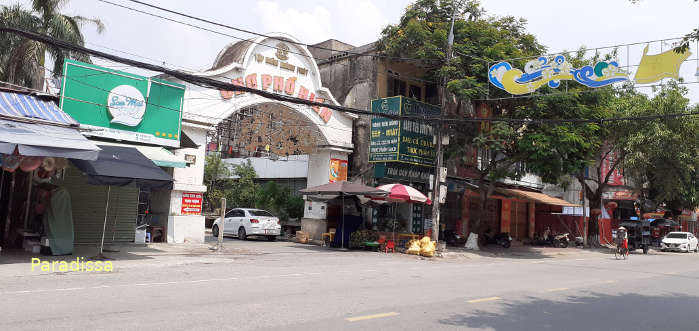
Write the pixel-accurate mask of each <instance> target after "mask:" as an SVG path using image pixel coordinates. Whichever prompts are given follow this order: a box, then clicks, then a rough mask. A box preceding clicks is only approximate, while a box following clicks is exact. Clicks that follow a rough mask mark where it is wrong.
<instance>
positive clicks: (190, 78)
mask: <svg viewBox="0 0 699 331" xmlns="http://www.w3.org/2000/svg"><path fill="white" fill-rule="evenodd" d="M0 31H5V32H12V33H17V34H20V35H22V36H24V37H26V38H29V39H32V40H36V41H40V42H44V43H47V44H50V45H53V46H55V47H59V48H63V49H68V50H72V51H76V52H83V53H87V54H90V55H93V56H96V57H100V58H104V59H107V60H111V61H114V62H120V63H124V64H129V65H131V66H134V67H139V68H143V69H147V70H151V71H156V72H162V73H165V74H168V75H170V76H172V77H174V78H177V79H180V80H182V81H185V82H189V83H192V84H194V85H197V86H201V87H205V88H213V89H217V90H230V91H243V92H249V93H252V94H257V95H260V96H262V97H265V98H268V99H271V100H276V101H281V102H289V103H295V104H302V105H307V106H318V107H327V108H331V109H334V110H337V111H339V112H345V113H350V114H355V115H369V116H374V117H383V118H388V119H395V120H416V121H427V122H430V121H431V122H438V121H444V122H446V123H470V122H511V123H541V124H555V123H600V124H601V123H604V122H612V121H626V120H645V119H656V118H674V117H682V116H694V115H697V114H699V112H684V113H677V114H662V115H650V116H636V117H616V118H604V119H581V118H572V119H512V118H497V117H489V118H446V117H445V118H441V119H440V118H439V117H434V116H415V115H394V114H386V113H372V112H370V111H367V110H363V109H356V108H350V107H343V106H338V105H333V104H323V103H319V102H315V101H309V100H304V99H299V98H294V97H288V96H285V95H279V94H275V93H271V92H267V91H262V90H258V89H253V88H249V87H245V86H238V85H234V84H230V83H225V82H220V81H217V80H212V79H209V78H205V77H198V76H194V75H191V74H187V73H183V72H180V71H175V70H171V69H168V68H164V67H161V66H156V65H152V64H148V63H143V62H139V61H136V60H132V59H127V58H122V57H119V56H116V55H112V54H108V53H104V52H101V51H97V50H93V49H89V48H86V47H82V46H78V45H74V44H70V43H68V42H65V41H62V40H58V39H55V38H51V37H49V36H45V35H41V34H37V33H33V32H28V31H24V30H20V29H15V28H9V27H0Z"/></svg>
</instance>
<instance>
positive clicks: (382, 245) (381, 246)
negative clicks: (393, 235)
mask: <svg viewBox="0 0 699 331" xmlns="http://www.w3.org/2000/svg"><path fill="white" fill-rule="evenodd" d="M377 242H378V243H379V249H380V250H382V251H383V250H384V249H385V248H386V247H385V245H386V236H379V240H377Z"/></svg>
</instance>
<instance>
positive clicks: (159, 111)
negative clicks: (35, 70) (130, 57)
mask: <svg viewBox="0 0 699 331" xmlns="http://www.w3.org/2000/svg"><path fill="white" fill-rule="evenodd" d="M184 90H185V87H184V85H181V84H177V83H172V82H168V81H165V80H159V79H155V78H149V77H144V76H138V75H134V74H130V73H127V72H122V71H117V70H112V69H109V68H104V67H100V66H96V65H92V64H88V63H83V62H78V61H73V60H66V61H65V65H64V67H63V82H62V86H61V109H62V110H63V111H65V112H66V113H68V114H69V115H70V116H72V117H73V118H75V120H76V121H78V122H79V123H80V124H81V126H84V127H87V128H91V129H95V130H93V131H90V132H88V133H86V134H87V135H92V136H98V137H105V138H112V139H119V140H125V141H133V142H140V143H147V144H156V145H163V146H170V147H179V146H180V130H181V124H182V102H183V99H184Z"/></svg>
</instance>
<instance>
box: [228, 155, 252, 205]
mask: <svg viewBox="0 0 699 331" xmlns="http://www.w3.org/2000/svg"><path fill="white" fill-rule="evenodd" d="M231 174H232V176H233V181H232V182H231V185H230V189H229V190H228V191H227V197H228V199H229V201H230V202H231V204H230V205H229V206H230V207H237V208H253V207H255V200H256V194H257V193H256V192H257V191H259V186H260V185H259V184H257V183H255V178H256V177H257V173H256V172H255V168H253V166H252V163H251V162H250V160H245V162H243V163H241V164H237V165H233V169H232V173H231Z"/></svg>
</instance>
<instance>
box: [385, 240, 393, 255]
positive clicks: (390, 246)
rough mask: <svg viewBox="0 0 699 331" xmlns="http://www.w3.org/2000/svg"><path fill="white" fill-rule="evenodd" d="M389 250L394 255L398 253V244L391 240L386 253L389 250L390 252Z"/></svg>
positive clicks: (387, 244)
mask: <svg viewBox="0 0 699 331" xmlns="http://www.w3.org/2000/svg"><path fill="white" fill-rule="evenodd" d="M389 249H390V250H391V251H392V252H393V253H395V252H396V243H395V242H393V240H389V241H388V242H387V243H386V248H385V250H386V253H388V250H389Z"/></svg>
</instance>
